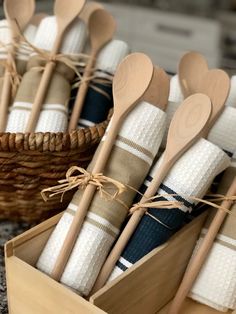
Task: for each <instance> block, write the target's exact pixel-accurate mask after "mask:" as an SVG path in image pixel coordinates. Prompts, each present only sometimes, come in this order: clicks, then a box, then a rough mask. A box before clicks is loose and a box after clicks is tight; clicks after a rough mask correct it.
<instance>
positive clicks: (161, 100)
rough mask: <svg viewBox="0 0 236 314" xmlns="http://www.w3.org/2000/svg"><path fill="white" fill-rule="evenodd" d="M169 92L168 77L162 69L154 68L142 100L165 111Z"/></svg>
mask: <svg viewBox="0 0 236 314" xmlns="http://www.w3.org/2000/svg"><path fill="white" fill-rule="evenodd" d="M169 92H170V78H169V76H168V75H167V74H166V72H165V71H164V70H163V69H161V68H159V67H155V68H154V72H153V78H152V81H151V84H150V85H149V87H148V89H147V91H146V92H145V94H144V95H143V100H144V101H146V102H148V103H149V104H152V105H154V106H156V107H158V108H160V109H161V110H163V111H165V110H166V107H167V104H168V97H169Z"/></svg>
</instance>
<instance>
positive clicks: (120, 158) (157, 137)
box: [37, 102, 166, 295]
mask: <svg viewBox="0 0 236 314" xmlns="http://www.w3.org/2000/svg"><path fill="white" fill-rule="evenodd" d="M165 116H166V114H165V113H164V112H163V111H161V110H160V109H159V108H157V107H154V106H152V105H151V104H148V103H146V102H142V103H140V104H139V105H137V106H136V107H135V109H134V110H132V112H131V113H130V114H129V115H128V117H127V118H126V119H125V121H124V123H123V125H122V127H121V129H120V132H119V135H118V137H117V140H116V142H115V145H114V147H113V150H112V153H111V155H110V158H109V161H108V163H107V166H106V169H105V172H104V174H105V175H106V176H108V177H111V178H113V179H116V180H118V181H120V182H122V183H124V184H129V185H130V186H132V187H134V188H135V189H139V188H140V186H141V184H142V182H143V181H144V179H145V177H146V175H147V173H148V172H149V169H150V167H151V164H152V162H153V159H154V157H155V155H156V154H157V151H158V149H159V146H160V143H161V139H162V136H163V133H164V129H165ZM100 145H103V144H102V143H101V144H100ZM99 147H100V146H99ZM99 149H100V148H98V151H97V152H96V154H98V152H99ZM96 154H95V156H94V159H93V161H92V164H91V165H90V167H89V169H92V168H93V163H94V162H95V160H96ZM106 189H109V190H108V191H109V193H113V191H114V189H112V187H111V186H110V185H106ZM81 194H82V191H78V192H76V193H75V195H74V197H73V199H72V201H71V203H70V204H69V206H68V209H67V210H66V212H65V213H64V215H63V216H62V218H61V220H60V222H59V223H58V225H57V227H56V228H55V230H54V232H53V233H52V235H51V237H50V238H49V241H48V243H47V245H46V246H45V248H44V250H43V252H42V254H41V256H40V258H39V260H38V263H37V267H38V268H39V269H40V270H41V271H43V272H45V273H47V274H50V273H51V272H52V269H53V267H54V264H55V261H56V259H57V256H58V254H59V252H60V249H61V247H62V244H63V241H64V239H65V237H66V234H67V231H68V229H69V227H70V224H71V222H72V220H73V216H74V215H75V212H76V210H79V207H78V205H79V201H80V199H81ZM135 194H136V193H135V192H134V191H133V190H127V191H126V192H124V193H123V194H122V195H121V196H119V198H120V200H121V201H122V203H125V204H126V206H124V205H123V204H122V203H120V202H118V201H115V200H113V201H111V200H110V201H107V200H104V199H102V198H101V197H100V195H99V193H98V192H96V194H95V197H94V199H93V201H92V203H91V206H90V209H89V212H88V214H87V218H86V220H85V222H84V224H83V227H82V230H81V232H80V234H79V237H78V239H77V241H76V244H75V246H74V249H73V251H72V253H71V256H70V259H69V261H68V264H67V266H66V268H65V270H64V273H63V275H62V278H61V282H62V283H63V284H65V285H67V286H69V287H71V288H73V289H75V290H77V291H78V293H80V294H82V295H88V294H89V292H90V290H91V289H92V287H93V285H94V283H95V280H96V278H97V275H98V273H99V271H100V269H101V267H102V265H103V263H104V261H105V258H106V256H107V254H108V252H109V250H110V249H111V246H112V244H113V243H114V241H115V239H116V238H117V236H118V234H119V231H120V228H121V225H122V223H123V222H124V220H125V218H126V216H127V213H128V208H129V207H130V205H131V204H132V202H133V198H134V196H135ZM126 207H127V208H126Z"/></svg>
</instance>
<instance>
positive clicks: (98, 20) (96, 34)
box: [88, 9, 116, 50]
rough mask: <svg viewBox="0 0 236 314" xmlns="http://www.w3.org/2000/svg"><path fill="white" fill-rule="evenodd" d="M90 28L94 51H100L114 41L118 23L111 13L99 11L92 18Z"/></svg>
mask: <svg viewBox="0 0 236 314" xmlns="http://www.w3.org/2000/svg"><path fill="white" fill-rule="evenodd" d="M88 28H89V33H90V41H91V47H92V50H97V49H99V50H100V49H101V48H102V47H103V46H104V45H105V44H106V43H108V42H109V41H110V40H111V39H112V37H113V35H114V33H115V30H116V22H115V19H114V17H113V16H112V15H111V14H110V13H109V12H107V11H106V10H104V9H97V10H95V11H94V12H93V13H92V14H91V16H90V19H89V24H88Z"/></svg>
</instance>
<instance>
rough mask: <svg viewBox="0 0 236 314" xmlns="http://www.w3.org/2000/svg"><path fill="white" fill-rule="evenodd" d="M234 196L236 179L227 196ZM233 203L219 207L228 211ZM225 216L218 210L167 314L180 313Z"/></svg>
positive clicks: (235, 193)
mask: <svg viewBox="0 0 236 314" xmlns="http://www.w3.org/2000/svg"><path fill="white" fill-rule="evenodd" d="M235 195H236V177H235V178H234V180H233V182H232V184H231V186H230V188H229V190H228V192H227V195H226V196H228V197H230V196H235ZM232 203H233V201H229V200H225V201H223V202H222V204H221V206H222V207H224V208H225V209H230V207H231V206H232ZM226 215H227V212H226V211H223V210H220V209H219V210H218V211H217V213H216V215H215V217H214V219H213V221H212V223H211V225H210V227H209V229H208V232H207V234H206V235H205V237H204V240H203V242H202V243H201V245H200V247H199V249H198V251H197V252H196V254H195V255H194V257H193V259H192V260H191V262H190V264H189V266H188V268H187V270H186V272H185V275H184V278H183V280H182V282H181V284H180V286H179V289H178V291H177V293H176V295H175V298H174V300H173V302H172V304H171V307H170V309H169V312H168V314H178V313H179V312H180V309H181V306H182V304H183V302H184V300H185V298H186V297H187V295H188V293H189V291H190V289H191V288H192V285H193V284H194V281H195V280H196V278H197V276H198V274H199V272H200V270H201V268H202V266H203V264H204V262H205V260H206V258H207V255H208V253H209V251H210V249H211V247H212V245H213V243H214V240H215V237H216V236H217V233H218V231H219V229H220V227H221V225H222V223H223V221H224V219H225V217H226Z"/></svg>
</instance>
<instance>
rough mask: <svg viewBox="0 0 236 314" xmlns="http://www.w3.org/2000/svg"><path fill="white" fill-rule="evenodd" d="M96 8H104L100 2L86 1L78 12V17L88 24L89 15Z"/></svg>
mask: <svg viewBox="0 0 236 314" xmlns="http://www.w3.org/2000/svg"><path fill="white" fill-rule="evenodd" d="M98 9H104V7H103V5H102V4H101V3H98V2H93V1H90V2H87V3H86V4H85V6H84V8H83V10H82V12H81V14H80V18H81V19H82V20H83V21H84V22H85V24H87V25H88V23H89V19H90V17H91V15H92V14H93V12H94V11H96V10H98Z"/></svg>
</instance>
